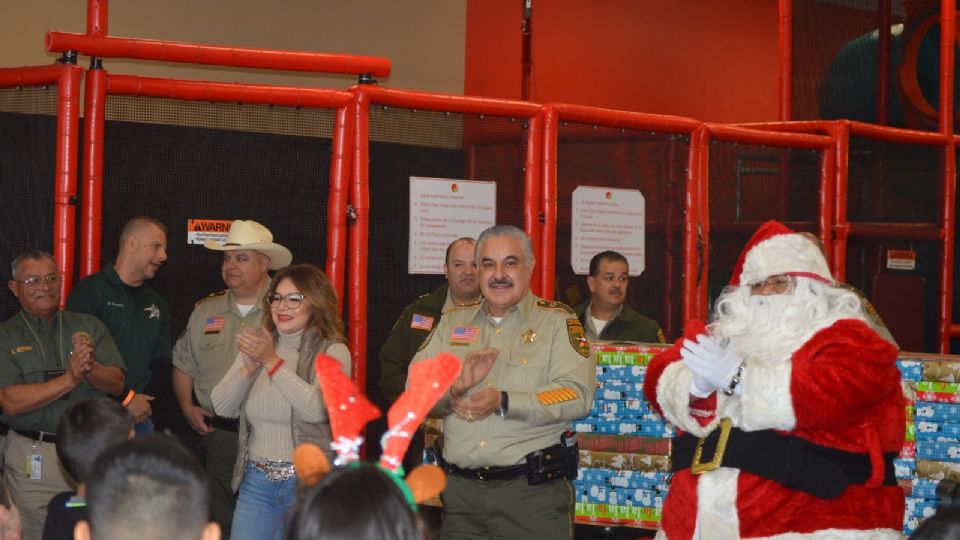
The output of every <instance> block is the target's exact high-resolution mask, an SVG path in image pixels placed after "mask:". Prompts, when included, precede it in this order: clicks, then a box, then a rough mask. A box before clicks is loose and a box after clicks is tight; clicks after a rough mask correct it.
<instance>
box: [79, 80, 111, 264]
mask: <svg viewBox="0 0 960 540" xmlns="http://www.w3.org/2000/svg"><path fill="white" fill-rule="evenodd" d="M86 75H87V76H86V91H85V92H84V114H83V117H84V124H83V127H84V134H85V136H84V143H85V144H86V152H84V156H83V170H84V184H83V185H84V190H83V191H84V199H83V204H82V205H81V207H80V211H81V215H82V219H81V221H80V277H81V278H84V277H86V276H89V275H90V274H93V273H94V272H96V271H97V270H99V269H100V258H101V255H102V244H101V242H102V236H103V235H102V230H103V140H104V114H105V103H106V98H107V73H106V71H104V70H102V69H90V70H88V71H87V74H86Z"/></svg>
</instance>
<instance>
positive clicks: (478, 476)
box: [444, 463, 527, 480]
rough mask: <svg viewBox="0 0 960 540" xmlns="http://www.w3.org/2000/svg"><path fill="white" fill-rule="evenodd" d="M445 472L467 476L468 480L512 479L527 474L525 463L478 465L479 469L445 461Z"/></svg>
mask: <svg viewBox="0 0 960 540" xmlns="http://www.w3.org/2000/svg"><path fill="white" fill-rule="evenodd" d="M444 469H446V471H447V474H452V475H454V476H460V477H462V478H469V479H470V480H513V479H514V478H519V477H521V476H526V475H527V466H526V465H511V466H509V467H480V468H479V469H464V468H462V467H457V466H456V465H454V464H453V463H445V464H444Z"/></svg>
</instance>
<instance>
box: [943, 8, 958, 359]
mask: <svg viewBox="0 0 960 540" xmlns="http://www.w3.org/2000/svg"><path fill="white" fill-rule="evenodd" d="M956 20H957V12H956V3H955V0H941V3H940V122H939V124H940V133H942V134H943V135H944V136H949V137H950V140H949V142H948V144H947V145H946V146H945V147H944V149H943V153H944V154H943V206H942V211H941V213H942V223H941V226H942V230H943V261H942V263H943V264H941V266H940V268H941V274H940V295H941V299H940V352H941V353H948V352H950V338H951V336H953V335H960V332H958V333H956V334H955V333H953V330H954V325H953V324H952V321H953V256H954V254H953V241H954V234H955V233H954V227H956V222H955V218H954V211H955V209H954V205H955V201H956V189H957V188H956V168H957V155H956V138H955V137H954V133H953V131H954V125H953V100H954V95H953V81H954V77H955V75H956V74H955V73H954V72H953V62H954V53H953V47H954V39H955V36H956Z"/></svg>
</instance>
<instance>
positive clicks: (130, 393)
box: [123, 388, 137, 407]
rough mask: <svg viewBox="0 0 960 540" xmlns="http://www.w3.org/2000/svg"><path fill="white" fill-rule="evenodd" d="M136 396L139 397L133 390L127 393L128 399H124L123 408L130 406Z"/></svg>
mask: <svg viewBox="0 0 960 540" xmlns="http://www.w3.org/2000/svg"><path fill="white" fill-rule="evenodd" d="M135 395H137V393H136V392H134V391H133V389H132V388H131V389H130V391H129V392H127V397H125V398H123V406H124V407H126V406H127V405H129V404H130V402H131V401H133V396H135Z"/></svg>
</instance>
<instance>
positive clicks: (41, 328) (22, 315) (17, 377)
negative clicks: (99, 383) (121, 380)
mask: <svg viewBox="0 0 960 540" xmlns="http://www.w3.org/2000/svg"><path fill="white" fill-rule="evenodd" d="M79 331H83V332H87V333H88V334H90V337H92V338H93V343H94V354H95V355H96V358H97V362H99V363H101V364H103V365H105V366H117V367H119V368H120V369H121V370H122V369H124V365H123V359H122V358H121V356H120V352H119V351H118V350H117V346H116V345H114V343H113V339H111V338H110V334H109V333H108V332H107V327H106V326H104V325H103V323H102V322H100V321H99V320H97V319H96V317H93V316H90V315H87V314H84V313H71V312H69V311H61V312H59V313H58V315H57V316H56V317H55V318H54V319H53V323H47V322H44V321H41V320H40V319H38V318H36V317H34V316H33V315H29V314H28V313H26V312H24V311H22V310H21V311H20V312H19V313H17V314H16V315H14V316H13V317H10V318H9V319H7V320H6V321H4V322H3V324H2V325H0V388H4V387H7V386H14V385H18V384H33V383H42V382H45V381H47V380H48V379H50V378H53V377H55V376H57V375H59V374H62V373H64V372H65V371H66V370H67V368H68V364H69V359H70V353H71V352H73V343H72V341H71V339H70V338H71V336H73V334H74V332H79ZM105 395H106V394H104V393H103V392H101V391H99V390H97V389H96V388H94V387H93V386H92V385H91V384H90V383H89V382H87V381H83V382H81V383H80V384H79V385H77V387H76V388H74V389H73V390H71V391H70V393H69V394H66V395H64V396H63V397H61V398H60V399H57V400H55V401H52V402H50V403H49V404H47V405H45V406H43V407H40V408H39V409H35V410H32V411H29V412H25V413H22V414H18V415H16V416H9V415H6V414H4V415H0V422H2V423H4V424H6V425H8V426H10V427H11V428H13V429H19V430H21V431H46V432H49V433H56V432H57V423H58V422H60V416H61V415H62V414H63V411H65V410H66V409H67V407H69V406H70V405H72V404H73V403H75V402H77V401H81V400H84V399H91V398H98V397H104V396H105Z"/></svg>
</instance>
